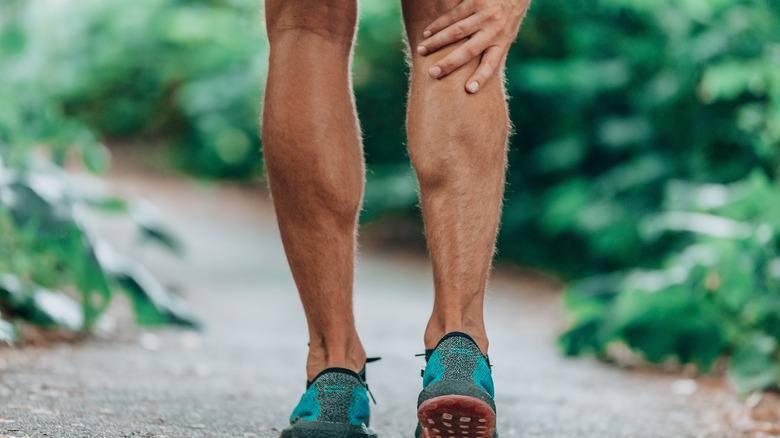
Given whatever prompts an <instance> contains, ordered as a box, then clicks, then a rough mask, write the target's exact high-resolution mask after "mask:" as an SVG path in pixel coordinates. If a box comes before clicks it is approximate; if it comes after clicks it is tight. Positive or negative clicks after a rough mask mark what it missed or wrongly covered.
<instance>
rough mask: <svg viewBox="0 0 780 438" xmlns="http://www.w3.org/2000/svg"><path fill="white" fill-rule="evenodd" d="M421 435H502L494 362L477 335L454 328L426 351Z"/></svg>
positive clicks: (477, 437)
mask: <svg viewBox="0 0 780 438" xmlns="http://www.w3.org/2000/svg"><path fill="white" fill-rule="evenodd" d="M425 359H426V366H425V370H423V373H422V377H423V390H422V392H420V396H419V398H418V399H417V419H418V420H419V423H418V424H417V430H416V431H415V437H416V438H498V432H497V431H496V404H495V402H494V401H493V394H494V390H493V377H492V375H491V370H490V361H489V360H488V357H487V356H483V355H482V352H481V351H480V349H479V347H478V346H477V344H476V342H474V340H473V339H472V338H471V336H469V335H467V334H465V333H460V332H452V333H448V334H447V335H445V336H444V337H443V338H442V339H441V340H440V341H439V344H438V345H436V348H434V349H433V350H426V351H425Z"/></svg>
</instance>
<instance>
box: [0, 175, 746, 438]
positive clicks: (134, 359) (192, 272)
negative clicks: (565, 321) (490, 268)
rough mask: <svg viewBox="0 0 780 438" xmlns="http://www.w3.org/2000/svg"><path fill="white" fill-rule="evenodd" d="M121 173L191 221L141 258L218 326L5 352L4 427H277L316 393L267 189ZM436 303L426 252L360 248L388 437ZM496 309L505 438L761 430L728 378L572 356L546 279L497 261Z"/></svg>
mask: <svg viewBox="0 0 780 438" xmlns="http://www.w3.org/2000/svg"><path fill="white" fill-rule="evenodd" d="M111 179H112V180H113V182H114V184H115V185H116V186H117V187H118V188H119V189H120V190H121V191H122V192H124V193H126V194H130V195H133V194H141V195H143V196H145V197H146V198H148V199H150V200H151V201H152V202H154V203H155V204H156V205H157V206H159V207H160V209H161V210H162V211H164V217H165V218H166V219H167V220H168V221H169V222H170V223H172V224H177V226H179V227H180V230H179V231H180V234H181V236H182V237H183V239H184V240H185V242H186V244H187V247H188V253H187V255H186V257H185V258H184V259H183V260H175V259H172V258H170V257H167V256H165V255H163V254H162V253H158V252H155V251H152V250H145V251H143V252H142V253H141V254H139V256H140V257H141V258H142V259H143V261H144V262H145V263H146V264H147V265H150V266H153V270H154V271H155V272H156V273H157V274H158V276H159V277H160V278H162V279H163V280H164V282H166V283H167V284H174V285H177V286H179V288H180V290H181V291H182V292H183V293H184V294H185V296H186V298H187V300H188V301H189V303H190V304H191V305H192V307H193V308H194V309H196V311H197V312H198V313H199V314H200V315H201V316H202V317H203V319H204V320H205V322H206V324H207V327H208V328H207V331H205V332H204V333H203V334H202V335H198V334H194V333H189V332H181V331H176V330H165V331H162V332H152V333H145V332H143V331H141V330H138V329H134V328H127V327H125V326H126V322H122V321H120V323H119V324H120V327H121V328H122V331H120V332H119V334H115V335H109V336H107V337H102V338H101V337H98V338H97V339H88V340H86V341H84V342H79V343H75V344H73V343H65V344H55V345H53V346H51V345H50V346H47V347H46V348H37V347H30V348H24V349H11V348H2V349H0V436H2V434H4V433H5V434H8V435H12V436H18V437H22V436H28V435H29V436H30V437H160V438H162V437H169V438H174V437H177V438H178V437H181V438H184V437H187V438H197V437H275V436H278V431H279V430H280V429H281V428H282V427H284V426H285V422H286V419H287V417H288V415H289V413H290V411H291V409H292V407H293V406H294V405H295V403H296V402H297V400H298V398H299V397H300V395H301V393H302V392H303V390H304V380H305V376H304V372H303V363H304V358H305V350H306V342H307V334H306V330H305V324H304V318H303V313H302V311H301V309H300V305H299V303H298V301H297V297H296V294H295V289H294V285H293V282H292V278H291V277H290V274H289V273H288V270H287V267H286V261H285V259H284V255H283V252H282V247H281V243H280V241H279V236H278V231H277V229H276V225H275V222H274V219H273V215H272V211H271V209H270V206H269V203H268V199H267V198H265V197H263V196H259V195H258V194H257V193H256V192H255V193H251V192H248V191H246V190H239V189H229V188H226V189H220V190H216V189H214V188H208V187H203V186H198V185H195V184H192V183H185V182H181V181H178V180H170V179H167V180H166V179H162V178H160V177H156V176H153V175H142V176H139V175H137V174H128V173H123V172H118V173H115V174H114V175H113V176H112V178H111ZM102 229H103V230H104V232H106V233H108V234H109V235H110V236H111V240H113V241H115V242H117V243H118V245H119V246H126V245H127V244H128V241H129V240H130V239H129V235H128V232H127V230H128V224H127V223H126V222H125V221H122V220H108V221H105V223H104V224H103V225H102ZM431 302H432V293H431V275H430V271H429V268H428V264H427V261H426V260H425V258H424V257H422V256H421V255H408V254H405V255H399V254H393V253H390V252H387V251H384V252H383V251H381V250H376V249H375V250H371V249H364V250H363V251H362V253H361V257H360V264H359V273H358V280H357V295H356V307H357V314H358V317H357V318H358V324H359V328H360V330H361V333H362V336H363V340H364V343H365V345H366V347H367V350H368V353H369V355H380V356H382V357H383V360H382V361H380V362H378V363H376V364H371V365H370V366H369V370H368V379H369V383H370V385H371V388H372V390H373V392H374V394H375V395H376V398H377V401H378V405H376V406H374V407H372V409H373V415H372V418H373V420H374V423H373V425H374V427H375V428H376V429H377V430H378V431H379V432H380V434H381V435H380V436H382V437H387V438H391V437H410V436H412V431H413V428H414V425H415V401H416V397H417V392H418V391H419V388H420V386H421V379H420V367H421V365H422V358H418V357H414V354H415V353H419V352H422V351H423V347H422V344H421V339H422V336H421V334H422V331H423V328H424V324H425V320H426V316H427V312H428V309H429V308H430V305H431ZM486 313H487V315H488V317H489V326H488V329H489V332H490V334H491V359H492V362H493V363H494V365H495V367H494V376H495V380H496V382H497V388H498V396H497V403H498V408H499V428H500V431H501V432H502V437H506V438H515V437H528V438H531V437H545V438H564V437H565V438H618V437H620V438H659V437H670V438H687V437H692V438H693V437H700V438H735V437H748V436H751V437H752V436H754V435H748V434H741V433H737V432H735V431H728V430H725V429H724V427H723V426H722V425H723V423H724V421H723V412H725V411H726V410H727V409H730V408H732V406H731V403H733V395H732V394H731V393H730V392H728V391H727V390H726V389H724V388H723V386H722V385H721V384H719V383H718V381H715V382H714V383H712V382H710V383H708V382H703V381H699V384H698V390H696V391H695V392H694V393H693V394H691V395H681V394H679V392H681V391H679V389H680V388H683V389H685V388H686V385H681V384H680V382H679V379H680V377H679V376H671V375H660V374H657V373H651V372H636V371H635V372H628V371H622V370H619V369H616V368H613V367H609V366H606V365H602V364H599V363H596V362H594V361H592V360H590V359H582V360H567V359H563V358H561V357H560V355H559V354H558V353H557V351H556V347H555V336H556V334H557V333H558V332H559V330H560V328H561V322H560V315H559V296H558V294H557V293H556V292H555V291H553V290H551V289H550V286H548V285H546V284H544V283H543V282H540V281H533V280H530V279H528V278H522V277H519V276H518V275H516V274H509V273H505V272H498V273H497V274H496V275H495V276H494V279H493V281H492V283H491V285H490V292H489V298H488V301H487V305H486ZM688 383H690V382H688ZM687 386H690V384H688V385H687ZM675 388H676V389H677V391H675Z"/></svg>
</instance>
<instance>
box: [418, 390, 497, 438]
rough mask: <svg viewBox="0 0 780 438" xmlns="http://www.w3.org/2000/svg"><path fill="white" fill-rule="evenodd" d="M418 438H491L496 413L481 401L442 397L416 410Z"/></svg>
mask: <svg viewBox="0 0 780 438" xmlns="http://www.w3.org/2000/svg"><path fill="white" fill-rule="evenodd" d="M417 418H418V419H419V420H420V425H422V430H423V433H422V438H492V437H493V434H494V433H495V431H496V413H495V411H493V408H491V407H490V405H489V404H487V403H485V402H484V401H482V400H480V399H478V398H474V397H469V396H465V395H442V396H439V397H434V398H432V399H430V400H426V401H424V402H423V403H422V404H421V405H420V408H419V409H417Z"/></svg>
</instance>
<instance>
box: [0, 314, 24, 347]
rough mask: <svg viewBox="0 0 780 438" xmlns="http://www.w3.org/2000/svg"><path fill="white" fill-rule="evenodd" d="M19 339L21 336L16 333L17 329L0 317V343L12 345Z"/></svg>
mask: <svg viewBox="0 0 780 438" xmlns="http://www.w3.org/2000/svg"><path fill="white" fill-rule="evenodd" d="M18 337H19V334H18V333H17V332H16V327H14V325H13V324H11V323H10V322H8V321H6V320H4V319H3V318H2V317H0V341H1V342H6V343H9V344H10V343H12V342H13V341H15V340H16V339H17V338H18Z"/></svg>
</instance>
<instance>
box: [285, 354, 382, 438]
mask: <svg viewBox="0 0 780 438" xmlns="http://www.w3.org/2000/svg"><path fill="white" fill-rule="evenodd" d="M369 394H370V392H369V390H368V385H367V384H366V380H365V368H364V369H363V371H361V372H360V373H359V374H358V373H356V372H354V371H352V370H348V369H346V368H327V369H325V370H323V371H322V372H321V373H319V374H318V375H317V377H315V378H314V380H312V381H311V382H307V383H306V392H305V393H304V394H303V397H301V401H300V402H299V403H298V406H296V407H295V409H294V410H293V413H292V415H291V416H290V427H288V428H286V429H284V430H283V431H282V435H281V438H376V432H374V431H373V430H372V429H371V428H369V427H368V421H369V405H368V395H369ZM372 398H373V396H372Z"/></svg>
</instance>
